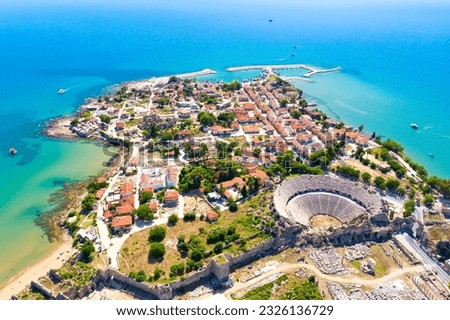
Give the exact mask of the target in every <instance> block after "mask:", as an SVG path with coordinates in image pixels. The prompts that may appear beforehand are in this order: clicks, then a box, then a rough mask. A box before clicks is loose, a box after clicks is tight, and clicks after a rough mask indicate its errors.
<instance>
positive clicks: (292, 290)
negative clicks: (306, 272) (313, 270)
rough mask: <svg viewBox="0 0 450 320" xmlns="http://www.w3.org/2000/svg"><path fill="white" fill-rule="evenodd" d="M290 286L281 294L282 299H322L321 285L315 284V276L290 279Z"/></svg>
mask: <svg viewBox="0 0 450 320" xmlns="http://www.w3.org/2000/svg"><path fill="white" fill-rule="evenodd" d="M288 285H289V288H288V289H287V290H286V292H284V294H282V295H281V297H280V298H281V300H322V295H321V294H320V290H319V287H318V286H317V285H316V284H315V278H314V277H310V278H308V279H306V280H303V281H299V280H297V279H295V280H293V281H289V283H288Z"/></svg>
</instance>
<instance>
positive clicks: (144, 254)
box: [119, 194, 271, 283]
mask: <svg viewBox="0 0 450 320" xmlns="http://www.w3.org/2000/svg"><path fill="white" fill-rule="evenodd" d="M263 199H264V200H265V199H270V198H269V197H268V196H267V195H266V194H262V195H258V196H255V197H253V198H252V199H250V201H248V202H247V203H244V204H242V205H240V206H239V211H238V212H235V213H232V212H229V211H224V212H221V213H220V216H219V219H218V221H217V223H215V224H209V223H207V222H206V221H201V220H199V219H196V220H195V221H192V222H185V221H181V220H180V221H178V223H177V224H176V225H175V226H173V227H170V228H168V229H167V234H166V237H165V239H164V240H163V243H164V245H165V249H166V253H165V255H164V258H163V259H162V260H159V261H151V260H149V259H148V252H149V248H150V244H149V241H148V234H149V229H147V230H142V231H140V232H137V233H134V234H132V235H131V236H130V237H129V238H128V239H127V240H126V241H125V243H124V244H123V246H122V249H121V251H120V258H119V259H120V260H119V263H120V271H121V272H123V273H124V274H129V273H130V272H138V271H140V270H143V271H144V272H145V273H146V274H147V275H151V274H153V272H154V270H155V269H156V268H157V267H158V268H161V269H162V270H163V271H164V274H163V276H161V277H160V278H159V279H157V280H156V281H158V283H168V282H171V281H174V280H176V279H178V278H179V277H180V276H178V277H173V278H171V279H169V278H168V277H169V275H170V267H171V266H172V265H174V264H181V263H184V264H187V262H188V260H189V258H190V256H189V255H186V254H182V253H180V252H179V251H178V249H177V244H178V238H179V237H180V236H184V237H185V239H186V242H187V241H188V240H189V237H190V236H191V235H196V236H198V238H199V239H200V243H201V245H202V246H203V247H204V248H205V256H204V257H203V259H201V262H202V264H203V266H206V265H207V264H208V263H209V261H210V260H211V259H212V258H213V257H216V259H217V261H218V263H219V264H220V263H224V262H226V261H225V260H224V259H225V258H224V257H223V256H220V255H219V256H216V253H217V254H219V253H220V254H223V253H230V254H239V253H241V252H245V251H247V250H248V249H249V248H252V247H254V246H255V245H257V244H259V243H260V242H261V241H263V240H265V239H268V238H270V237H271V235H270V234H267V233H264V232H262V231H261V229H262V227H263V226H264V225H265V224H266V223H267V222H266V221H268V220H270V219H268V218H270V217H265V218H264V219H263V218H262V217H261V215H262V212H263V211H265V210H266V209H267V208H266V206H267V203H266V202H265V201H263ZM251 204H252V205H253V206H255V208H258V210H259V212H260V213H258V212H256V211H257V210H255V209H253V208H250V205H251ZM197 213H201V212H197ZM205 213H206V212H205ZM230 227H234V228H235V233H236V234H238V235H239V237H238V239H239V241H236V242H229V243H226V242H223V250H221V252H219V251H217V250H216V253H215V252H214V248H215V246H216V244H217V242H211V241H210V243H207V235H208V233H211V232H212V231H214V230H217V229H228V228H230ZM221 242H222V241H221ZM216 249H217V248H216ZM189 252H190V253H192V252H193V251H192V250H190V251H189ZM190 253H189V254H190ZM222 260H223V261H222Z"/></svg>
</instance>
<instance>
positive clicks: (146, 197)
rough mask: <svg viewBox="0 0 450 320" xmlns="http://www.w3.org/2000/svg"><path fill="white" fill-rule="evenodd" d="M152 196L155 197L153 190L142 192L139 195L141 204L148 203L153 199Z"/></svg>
mask: <svg viewBox="0 0 450 320" xmlns="http://www.w3.org/2000/svg"><path fill="white" fill-rule="evenodd" d="M152 198H153V192H151V191H143V192H141V194H140V195H139V202H140V203H141V204H143V203H147V202H149V201H150V200H152Z"/></svg>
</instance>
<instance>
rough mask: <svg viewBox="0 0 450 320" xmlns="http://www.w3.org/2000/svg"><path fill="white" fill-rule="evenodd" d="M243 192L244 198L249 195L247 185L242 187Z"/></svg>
mask: <svg viewBox="0 0 450 320" xmlns="http://www.w3.org/2000/svg"><path fill="white" fill-rule="evenodd" d="M241 194H242V196H243V197H244V198H245V197H247V196H248V190H247V186H243V187H242V190H241Z"/></svg>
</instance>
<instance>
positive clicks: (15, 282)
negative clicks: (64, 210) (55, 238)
mask: <svg viewBox="0 0 450 320" xmlns="http://www.w3.org/2000/svg"><path fill="white" fill-rule="evenodd" d="M61 241H63V242H61V243H58V244H56V245H55V248H54V249H53V250H52V252H50V253H49V254H48V255H47V256H46V257H44V258H42V259H41V260H39V261H38V262H36V263H35V264H34V265H31V266H29V267H28V268H26V269H25V270H23V271H21V272H20V273H19V274H17V275H16V276H14V277H13V278H11V279H10V280H9V281H8V282H6V283H5V284H3V285H1V286H0V300H9V299H10V298H11V296H12V295H14V294H18V293H19V292H21V291H22V290H24V289H25V288H26V287H27V286H29V285H30V282H31V281H33V280H38V279H39V278H40V277H42V276H45V275H46V274H47V272H48V271H49V270H50V269H57V268H60V267H61V266H62V265H63V264H64V262H66V261H67V259H68V258H69V257H70V256H71V255H72V253H73V248H72V240H71V239H70V238H69V237H68V236H67V237H65V238H64V239H63V240H61Z"/></svg>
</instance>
